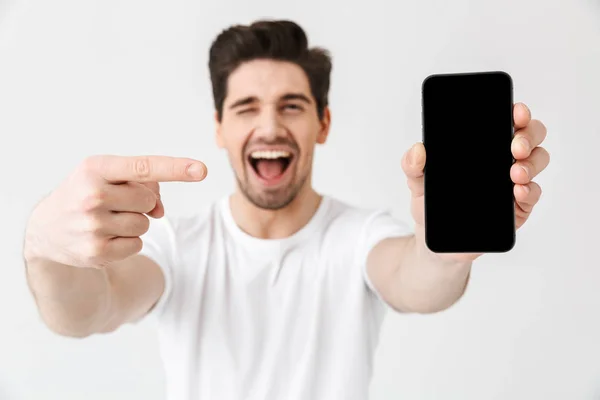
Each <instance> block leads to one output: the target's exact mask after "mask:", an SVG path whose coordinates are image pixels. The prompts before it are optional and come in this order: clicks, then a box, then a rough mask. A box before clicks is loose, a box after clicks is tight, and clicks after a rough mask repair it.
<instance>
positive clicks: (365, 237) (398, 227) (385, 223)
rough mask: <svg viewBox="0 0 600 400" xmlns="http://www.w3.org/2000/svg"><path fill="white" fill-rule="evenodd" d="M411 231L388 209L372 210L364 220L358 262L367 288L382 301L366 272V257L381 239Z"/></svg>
mask: <svg viewBox="0 0 600 400" xmlns="http://www.w3.org/2000/svg"><path fill="white" fill-rule="evenodd" d="M412 234H413V231H412V230H411V229H410V228H409V225H408V224H407V223H406V222H404V221H402V220H399V219H397V218H396V217H394V216H392V214H391V213H390V212H389V211H386V210H379V211H376V212H373V213H372V214H371V215H369V217H368V218H367V220H366V223H365V224H364V226H363V231H362V235H361V240H360V242H359V250H358V251H359V262H360V266H361V269H362V271H361V272H362V276H363V279H364V281H365V284H366V285H367V287H368V289H369V290H370V291H371V292H372V293H373V294H375V296H377V298H378V299H379V300H381V301H382V302H384V300H383V298H382V297H381V295H380V293H379V292H378V291H377V289H376V288H375V287H374V286H373V283H372V282H371V279H370V278H369V275H368V273H367V258H368V257H369V253H370V252H371V250H373V248H374V247H375V246H376V245H377V244H379V243H380V242H381V241H383V240H385V239H388V238H392V237H403V236H408V235H412Z"/></svg>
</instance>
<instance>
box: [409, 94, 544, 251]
mask: <svg viewBox="0 0 600 400" xmlns="http://www.w3.org/2000/svg"><path fill="white" fill-rule="evenodd" d="M513 119H514V124H515V135H514V138H513V140H512V144H511V151H512V154H513V157H514V158H515V163H514V164H513V166H512V167H511V170H510V176H511V179H512V181H513V182H514V183H515V185H514V196H515V217H516V221H515V223H516V227H517V229H519V228H520V227H521V226H523V224H524V223H525V221H527V219H528V218H529V216H530V215H531V212H532V210H533V208H534V206H535V205H536V204H537V202H538V201H539V199H540V196H541V194H542V189H541V187H540V185H538V184H537V183H535V182H534V181H533V180H532V179H533V178H535V177H536V176H537V175H539V174H540V173H541V172H542V171H543V170H544V169H545V168H546V167H547V166H548V164H549V162H550V155H549V154H548V152H547V151H546V150H545V149H544V148H543V147H541V146H540V145H541V144H542V142H543V141H544V139H545V138H546V127H545V126H544V124H542V122H540V121H538V120H535V119H531V112H530V111H529V108H528V107H527V106H526V105H525V104H523V103H518V104H516V105H515V106H514V108H513ZM425 159H426V157H425V147H424V146H423V144H422V143H420V142H419V143H416V144H415V145H414V146H413V147H412V148H411V149H410V150H409V151H407V152H406V153H405V154H404V156H403V158H402V169H403V170H404V173H405V174H406V176H407V183H408V187H409V189H410V191H411V194H412V204H411V212H412V215H413V218H414V219H415V222H416V236H417V240H418V241H419V243H422V244H423V245H425V235H424V184H423V168H424V167H425ZM481 255H482V253H458V254H436V256H438V257H441V258H442V259H444V260H446V261H451V262H469V261H473V260H475V259H476V258H478V257H479V256H481Z"/></svg>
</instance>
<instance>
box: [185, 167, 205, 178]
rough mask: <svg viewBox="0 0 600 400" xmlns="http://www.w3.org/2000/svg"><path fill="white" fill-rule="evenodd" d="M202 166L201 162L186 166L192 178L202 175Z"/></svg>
mask: <svg viewBox="0 0 600 400" xmlns="http://www.w3.org/2000/svg"><path fill="white" fill-rule="evenodd" d="M204 172H205V171H204V167H203V166H202V164H198V163H196V164H192V165H190V166H189V167H188V170H187V173H188V175H189V176H191V177H192V178H196V179H201V178H203V177H204Z"/></svg>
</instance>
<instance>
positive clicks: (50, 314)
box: [26, 255, 165, 338]
mask: <svg viewBox="0 0 600 400" xmlns="http://www.w3.org/2000/svg"><path fill="white" fill-rule="evenodd" d="M26 265H27V282H28V285H29V288H30V290H31V292H32V294H33V297H34V299H35V302H36V305H37V307H38V310H39V312H40V315H41V317H42V319H43V321H44V323H45V324H46V325H47V326H48V327H49V328H50V329H51V330H52V331H54V332H56V333H58V334H60V335H64V336H71V337H80V338H81V337H87V336H90V335H92V334H95V333H107V332H112V331H114V330H115V329H117V328H118V327H119V326H121V325H123V324H125V323H128V322H133V321H135V320H137V319H139V318H141V317H143V316H144V315H145V314H146V313H147V312H148V311H149V310H150V309H151V308H152V307H153V305H154V304H155V303H156V302H157V300H158V299H159V297H160V296H161V294H162V292H163V290H164V285H165V281H164V276H163V274H162V271H161V270H160V268H159V266H158V265H157V264H156V263H155V262H154V261H152V260H150V259H149V258H147V257H145V256H143V255H134V256H132V257H129V258H127V259H125V260H121V261H117V262H115V263H113V264H111V265H109V266H107V267H104V268H79V267H71V266H68V265H63V264H58V263H55V262H53V261H48V260H39V259H38V260H36V259H34V258H32V259H30V260H27V259H26Z"/></svg>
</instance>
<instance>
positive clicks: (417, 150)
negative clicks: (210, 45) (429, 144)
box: [402, 142, 426, 178]
mask: <svg viewBox="0 0 600 400" xmlns="http://www.w3.org/2000/svg"><path fill="white" fill-rule="evenodd" d="M425 158H426V157H425V146H423V143H420V142H419V143H415V144H414V145H413V146H412V147H411V148H410V149H409V150H408V151H407V152H406V153H404V157H403V158H402V169H403V170H404V173H405V174H406V176H407V177H408V178H419V177H421V176H423V168H425Z"/></svg>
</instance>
